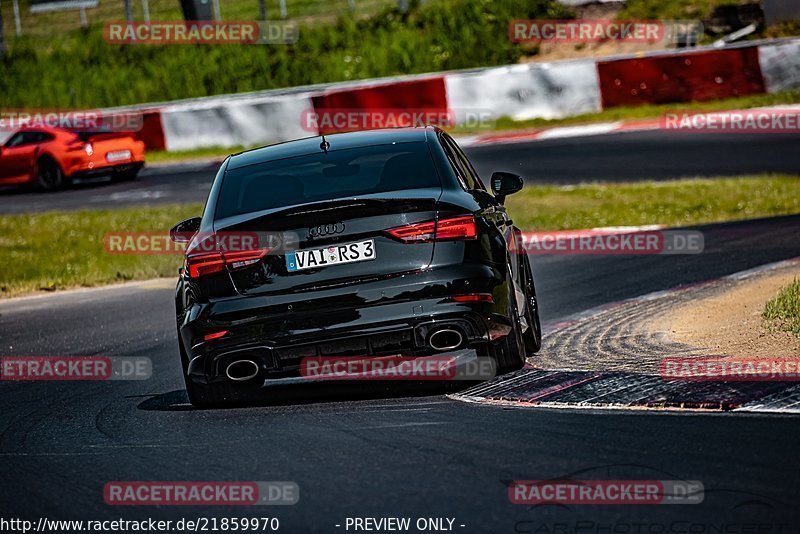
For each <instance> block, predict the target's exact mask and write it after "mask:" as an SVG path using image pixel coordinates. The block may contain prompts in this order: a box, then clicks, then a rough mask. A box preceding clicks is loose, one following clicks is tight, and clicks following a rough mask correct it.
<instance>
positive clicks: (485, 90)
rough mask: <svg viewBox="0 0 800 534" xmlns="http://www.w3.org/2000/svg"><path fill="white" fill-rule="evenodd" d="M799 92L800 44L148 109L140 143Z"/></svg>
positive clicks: (213, 142)
mask: <svg viewBox="0 0 800 534" xmlns="http://www.w3.org/2000/svg"><path fill="white" fill-rule="evenodd" d="M798 88H800V39H794V40H792V39H787V40H778V41H763V42H757V43H747V44H744V45H741V46H733V47H729V48H726V49H723V50H720V49H715V48H698V49H692V50H686V51H661V52H654V53H650V54H645V55H633V56H622V57H614V58H598V59H585V60H569V61H559V62H553V63H530V64H520V65H509V66H505V67H493V68H486V69H477V70H469V71H459V72H451V73H445V74H439V75H420V76H406V77H401V78H386V79H377V80H363V81H359V82H348V83H340V84H330V85H325V86H315V87H305V88H297V89H291V90H278V91H263V92H259V93H251V94H245V95H223V96H218V97H210V98H201V99H196V100H187V101H181V102H175V103H166V104H162V105H158V106H153V105H149V106H141V107H140V108H139V109H145V110H147V112H146V113H145V122H144V125H145V127H144V129H143V131H142V132H141V135H140V136H141V137H142V138H143V139H144V140H145V142H146V144H147V146H148V148H151V149H166V150H173V151H174V150H190V149H195V148H203V147H213V146H220V147H232V146H239V145H242V146H248V145H257V144H270V143H277V142H281V141H287V140H291V139H297V138H301V137H308V136H311V135H315V134H316V133H317V131H315V130H314V129H313V128H309V127H308V124H307V123H306V122H307V117H308V116H309V114H320V113H326V112H330V111H331V110H349V111H353V110H356V111H357V110H364V111H370V112H374V111H376V110H392V111H396V110H409V111H412V110H426V111H436V112H443V113H449V114H451V116H454V117H455V120H456V123H457V124H464V123H465V122H467V121H468V120H469V118H470V116H471V115H474V114H483V116H486V114H489V115H491V117H492V118H494V119H498V118H500V117H510V118H512V119H514V120H524V119H532V118H544V119H555V118H563V117H568V116H573V115H580V114H585V113H592V112H596V111H600V110H602V109H605V108H609V107H614V106H620V105H624V106H631V105H641V104H660V103H674V102H690V101H698V100H700V101H701V100H711V99H720V98H730V97H736V96H745V95H752V94H759V93H765V92H767V93H775V92H779V91H786V90H789V89H798ZM321 130H322V133H329V132H330V131H331V130H330V129H326V128H321Z"/></svg>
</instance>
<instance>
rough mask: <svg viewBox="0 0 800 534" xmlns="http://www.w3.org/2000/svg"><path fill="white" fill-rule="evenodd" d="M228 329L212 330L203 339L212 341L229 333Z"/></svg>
mask: <svg viewBox="0 0 800 534" xmlns="http://www.w3.org/2000/svg"><path fill="white" fill-rule="evenodd" d="M227 333H228V331H227V330H220V331H219V332H211V333H209V334H206V335H204V336H203V341H212V340H214V339H219V338H221V337H223V336H224V335H225V334H227Z"/></svg>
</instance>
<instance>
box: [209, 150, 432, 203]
mask: <svg viewBox="0 0 800 534" xmlns="http://www.w3.org/2000/svg"><path fill="white" fill-rule="evenodd" d="M425 187H437V188H438V187H440V182H439V176H438V174H437V173H436V168H435V167H434V164H433V159H432V158H431V155H430V152H429V151H428V145H427V143H425V142H423V141H417V142H410V143H397V144H391V145H379V146H368V147H359V148H351V149H346V150H334V151H332V152H328V153H327V154H326V153H325V152H323V151H322V150H320V151H319V153H318V154H311V155H306V156H298V157H294V158H286V159H281V160H278V161H270V162H267V163H260V164H256V165H248V166H247V167H241V168H239V169H233V170H230V171H228V172H227V173H225V178H224V179H223V181H222V189H221V190H220V193H219V200H218V202H217V210H216V218H217V219H222V218H225V217H230V216H232V215H240V214H242V213H249V212H253V211H260V210H266V209H273V208H281V207H284V206H292V205H295V204H302V203H305V202H316V201H321V200H330V199H335V198H349V197H356V196H361V195H369V194H371V193H382V192H386V191H401V190H403V189H417V188H425Z"/></svg>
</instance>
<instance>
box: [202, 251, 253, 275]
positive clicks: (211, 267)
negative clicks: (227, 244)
mask: <svg viewBox="0 0 800 534" xmlns="http://www.w3.org/2000/svg"><path fill="white" fill-rule="evenodd" d="M266 255H267V250H266V249H262V250H242V251H237V252H209V253H205V254H193V255H191V256H187V257H186V271H187V272H188V273H189V278H200V277H202V276H208V275H210V274H214V273H219V272H222V271H224V270H225V269H226V268H227V269H230V270H233V269H240V268H242V267H247V266H248V265H252V264H254V263H256V262H258V261H259V260H260V259H261V258H263V257H264V256H266Z"/></svg>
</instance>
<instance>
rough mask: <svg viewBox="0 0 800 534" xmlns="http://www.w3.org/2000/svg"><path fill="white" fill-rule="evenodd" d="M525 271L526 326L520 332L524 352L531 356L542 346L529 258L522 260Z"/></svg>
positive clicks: (537, 307)
mask: <svg viewBox="0 0 800 534" xmlns="http://www.w3.org/2000/svg"><path fill="white" fill-rule="evenodd" d="M522 263H523V267H524V273H525V288H524V290H525V310H524V313H523V314H522V315H523V316H524V317H525V322H526V323H527V324H528V328H527V329H526V330H525V332H523V333H522V340H523V342H524V344H525V354H527V355H528V356H532V355H533V354H536V353H537V352H539V349H541V348H542V322H541V321H540V320H539V301H538V300H537V298H536V286H535V285H534V283H533V272H532V271H531V261H530V258H528V257H527V256H525V258H524V259H523V260H522Z"/></svg>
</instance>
